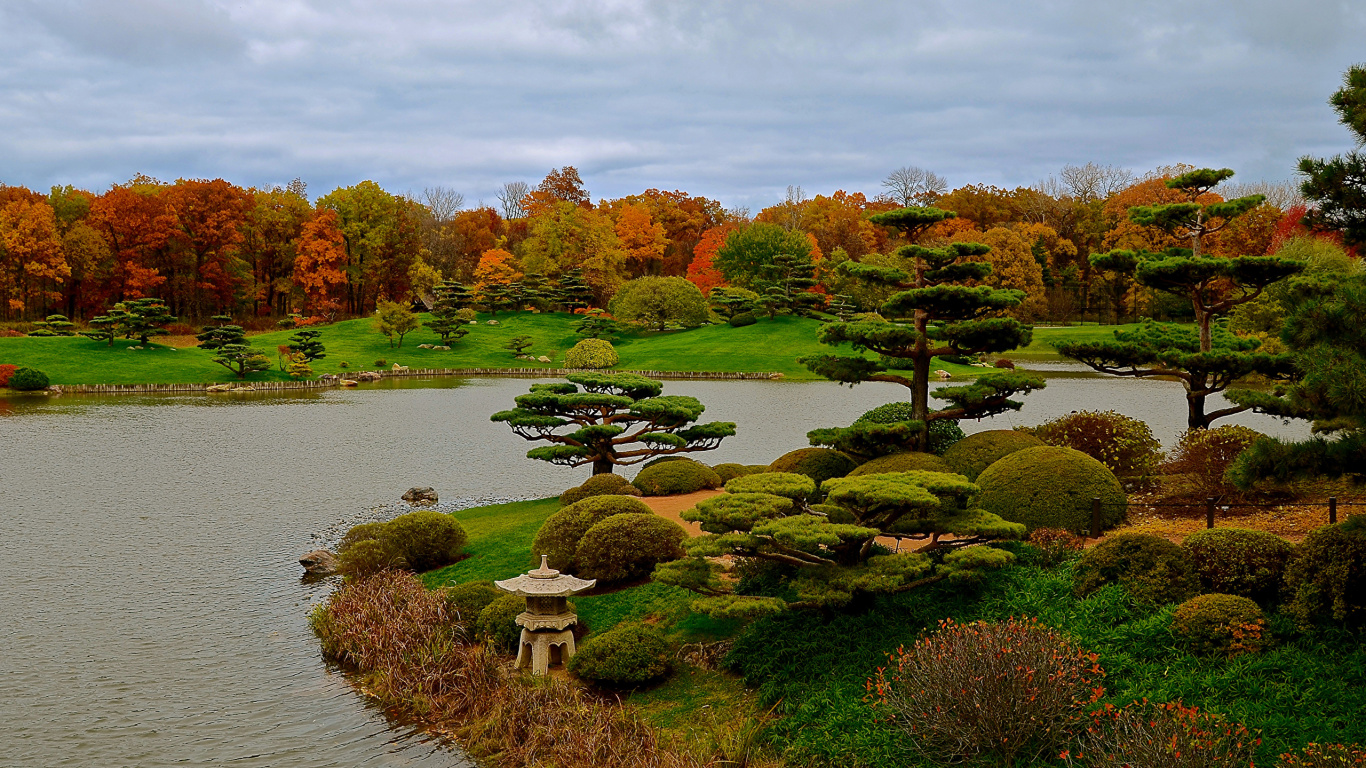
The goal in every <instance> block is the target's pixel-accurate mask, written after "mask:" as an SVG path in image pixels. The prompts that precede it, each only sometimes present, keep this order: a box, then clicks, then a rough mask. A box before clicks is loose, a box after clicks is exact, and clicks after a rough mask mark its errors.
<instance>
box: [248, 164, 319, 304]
mask: <svg viewBox="0 0 1366 768" xmlns="http://www.w3.org/2000/svg"><path fill="white" fill-rule="evenodd" d="M250 194H251V205H250V207H249V208H248V209H247V211H246V214H245V217H244V220H243V222H242V225H241V227H240V230H241V233H242V242H241V243H240V244H239V245H238V249H237V250H238V254H239V256H240V258H241V260H242V261H243V263H245V264H246V265H247V266H248V267H249V271H250V275H251V277H250V279H249V281H248V283H247V285H246V286H245V289H246V291H247V295H246V297H245V298H246V299H247V301H249V302H251V308H252V311H253V314H259V313H260V312H261V311H262V310H265V311H268V312H275V313H278V314H283V313H285V312H287V311H289V310H291V309H293V308H294V307H293V306H292V304H291V301H292V300H293V299H294V298H295V296H294V288H295V286H296V284H297V281H296V280H295V279H294V260H295V258H296V257H297V255H298V246H299V242H300V238H301V237H302V235H303V229H304V226H305V225H306V224H307V223H308V222H309V221H310V220H311V219H312V218H313V217H314V213H313V206H312V205H310V204H309V202H308V200H307V199H306V198H304V197H303V196H302V195H299V194H297V193H295V192H292V191H290V190H287V189H281V188H279V187H276V188H274V189H270V190H252V191H251V192H250ZM337 240H338V243H340V240H341V238H340V234H339V233H338V237H337ZM338 274H340V272H338Z"/></svg>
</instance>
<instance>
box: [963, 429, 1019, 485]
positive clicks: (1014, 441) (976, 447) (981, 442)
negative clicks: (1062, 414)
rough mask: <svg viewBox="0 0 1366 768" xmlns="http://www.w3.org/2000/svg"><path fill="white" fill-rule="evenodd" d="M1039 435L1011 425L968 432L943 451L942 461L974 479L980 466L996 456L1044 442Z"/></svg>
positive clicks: (995, 458) (982, 467) (988, 462)
mask: <svg viewBox="0 0 1366 768" xmlns="http://www.w3.org/2000/svg"><path fill="white" fill-rule="evenodd" d="M1043 444H1044V443H1043V441H1042V440H1040V439H1039V438H1037V437H1035V436H1033V435H1031V434H1027V433H1025V432H1016V431H1015V430H1013V429H991V430H987V431H986V432H978V433H977V434H975V435H968V436H967V437H965V438H963V439H962V440H959V441H958V442H956V443H954V444H953V445H951V446H949V448H948V450H946V451H944V461H946V462H948V464H949V466H950V467H953V471H954V472H957V473H958V474H960V475H962V476H963V477H966V478H967V479H969V480H976V479H977V476H978V475H980V474H982V470H984V469H986V468H987V467H989V466H991V465H992V464H995V463H996V462H997V461H998V460H999V459H1001V458H1002V457H1005V456H1009V455H1010V454H1012V453H1015V452H1016V451H1023V450H1024V449H1026V448H1036V447H1038V446H1041V445H1043Z"/></svg>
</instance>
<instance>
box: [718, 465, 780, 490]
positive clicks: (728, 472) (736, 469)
mask: <svg viewBox="0 0 1366 768" xmlns="http://www.w3.org/2000/svg"><path fill="white" fill-rule="evenodd" d="M712 471H714V472H715V473H716V476H717V477H719V478H721V483H722V484H723V485H724V484H725V483H727V482H729V481H731V480H734V479H735V478H737V477H744V476H746V475H757V474H760V473H763V472H767V471H768V465H767V464H717V465H716V466H714V467H712Z"/></svg>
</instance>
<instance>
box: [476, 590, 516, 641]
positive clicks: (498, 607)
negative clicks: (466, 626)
mask: <svg viewBox="0 0 1366 768" xmlns="http://www.w3.org/2000/svg"><path fill="white" fill-rule="evenodd" d="M525 610H526V598H525V597H518V596H516V595H503V596H501V597H499V598H498V599H496V600H494V601H493V602H491V603H489V604H488V605H486V606H484V610H482V611H480V612H479V618H478V619H476V620H475V625H474V626H475V634H476V636H477V637H478V638H479V639H480V640H483V641H484V642H486V643H488V644H489V645H492V646H493V647H494V648H497V649H498V650H499V651H501V652H502V653H516V651H517V643H518V640H519V639H520V638H521V636H522V628H521V627H519V626H517V614H519V613H521V612H523V611H525Z"/></svg>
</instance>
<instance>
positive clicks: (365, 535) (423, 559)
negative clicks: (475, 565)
mask: <svg viewBox="0 0 1366 768" xmlns="http://www.w3.org/2000/svg"><path fill="white" fill-rule="evenodd" d="M468 542H469V537H468V535H466V533H465V529H464V528H462V527H461V526H460V523H459V522H457V521H456V519H455V518H453V517H451V516H450V515H447V514H444V513H442V512H435V511H432V510H429V509H424V510H419V511H417V512H409V513H408V514H406V515H399V516H398V517H396V518H394V519H393V520H390V521H389V522H387V523H363V524H361V525H357V526H355V527H353V528H352V529H351V530H349V531H347V532H346V536H344V537H342V540H341V544H340V545H339V546H338V548H337V557H338V560H339V561H340V569H341V572H342V573H343V574H344V575H346V576H348V577H352V578H360V577H364V576H367V575H370V574H372V573H376V572H378V571H385V570H394V569H408V570H414V571H418V572H419V573H420V572H423V571H430V570H432V569H433V568H440V567H442V566H445V565H449V564H451V563H453V562H455V561H456V560H458V559H460V550H462V549H464V548H465V545H466V544H467V543H468Z"/></svg>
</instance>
